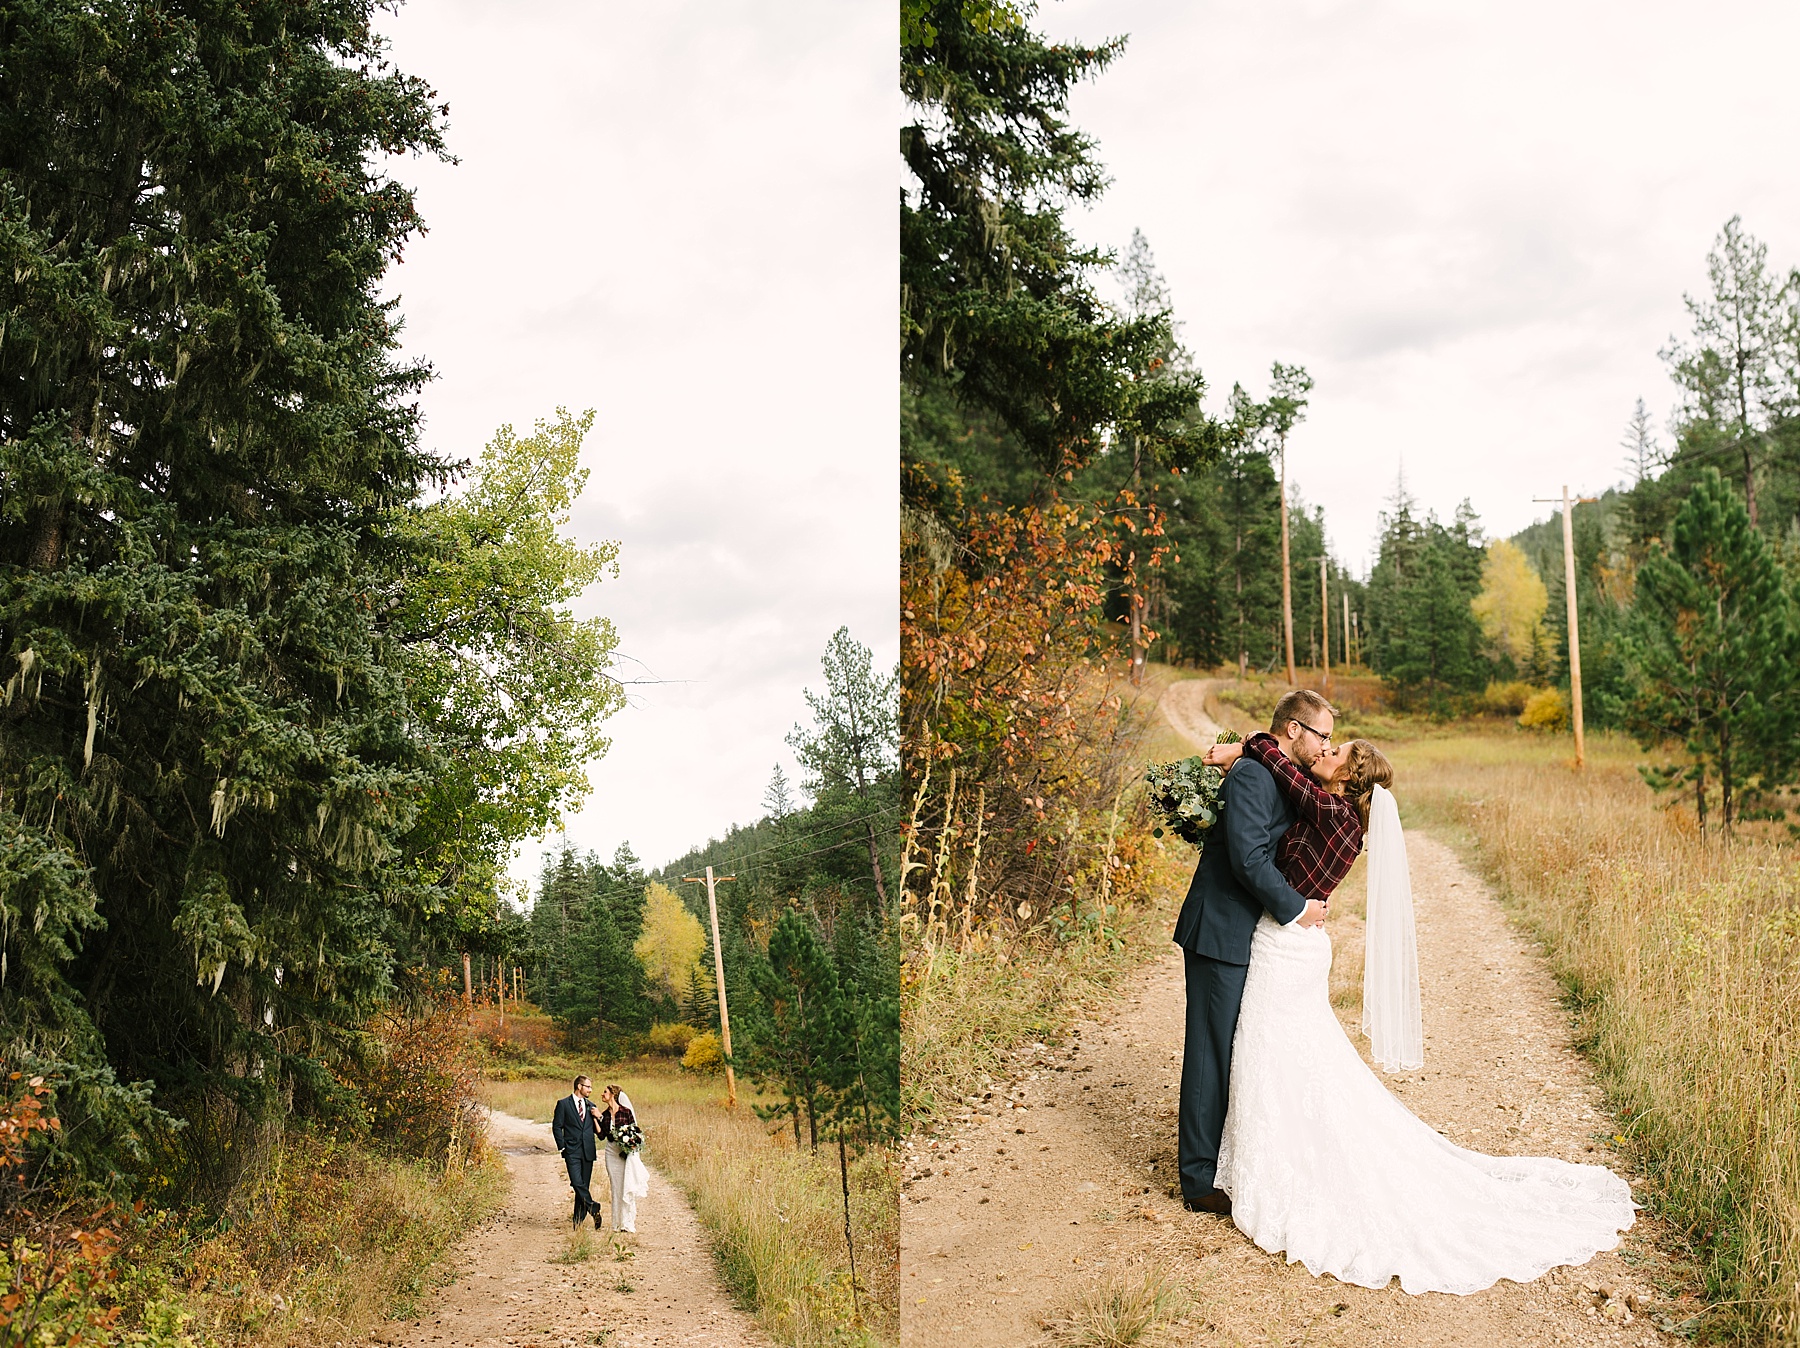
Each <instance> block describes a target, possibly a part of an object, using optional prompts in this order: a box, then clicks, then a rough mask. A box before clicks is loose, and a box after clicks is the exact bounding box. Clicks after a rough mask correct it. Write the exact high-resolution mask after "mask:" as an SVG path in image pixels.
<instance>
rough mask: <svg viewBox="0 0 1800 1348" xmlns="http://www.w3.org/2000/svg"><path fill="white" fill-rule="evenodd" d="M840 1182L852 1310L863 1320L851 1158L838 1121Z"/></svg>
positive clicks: (842, 1129) (842, 1127) (840, 1121)
mask: <svg viewBox="0 0 1800 1348" xmlns="http://www.w3.org/2000/svg"><path fill="white" fill-rule="evenodd" d="M837 1144H838V1181H839V1183H841V1184H842V1185H843V1190H844V1244H845V1245H846V1246H848V1247H849V1249H850V1308H851V1310H853V1311H854V1312H855V1313H856V1316H857V1318H858V1319H861V1318H862V1308H861V1307H860V1306H859V1305H858V1304H857V1297H856V1238H855V1237H854V1236H853V1235H852V1234H851V1233H850V1158H849V1156H848V1155H847V1154H846V1153H845V1151H844V1121H843V1120H842V1119H839V1120H838V1130H837Z"/></svg>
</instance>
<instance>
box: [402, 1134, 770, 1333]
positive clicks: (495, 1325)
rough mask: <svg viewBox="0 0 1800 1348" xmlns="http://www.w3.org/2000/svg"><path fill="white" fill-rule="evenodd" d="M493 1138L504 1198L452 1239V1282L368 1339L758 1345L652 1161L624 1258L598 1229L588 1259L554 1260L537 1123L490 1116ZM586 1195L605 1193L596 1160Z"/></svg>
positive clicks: (558, 1241)
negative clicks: (486, 1217)
mask: <svg viewBox="0 0 1800 1348" xmlns="http://www.w3.org/2000/svg"><path fill="white" fill-rule="evenodd" d="M491 1134H492V1138H493V1142H494V1145H495V1146H497V1147H499V1148H500V1149H501V1150H502V1152H503V1153H504V1154H505V1156H506V1163H507V1167H508V1168H509V1169H510V1170H511V1171H512V1177H513V1189H512V1194H511V1196H510V1197H509V1198H508V1200H507V1203H506V1206H505V1208H504V1209H502V1210H501V1212H500V1213H499V1214H497V1215H496V1216H495V1217H494V1218H493V1219H491V1220H490V1221H488V1222H487V1223H485V1224H484V1225H483V1226H481V1227H479V1228H478V1229H477V1230H475V1231H473V1232H471V1233H470V1234H469V1236H467V1237H466V1238H465V1239H464V1240H463V1242H462V1244H461V1245H460V1246H459V1247H458V1248H457V1251H456V1254H455V1256H454V1258H455V1268H456V1281H455V1282H454V1283H452V1284H450V1285H449V1286H446V1287H442V1288H439V1289H438V1290H437V1291H436V1292H435V1293H433V1294H432V1296H431V1297H430V1298H429V1299H428V1300H427V1302H426V1305H425V1309H424V1311H423V1313H422V1314H421V1315H420V1317H419V1318H418V1319H417V1320H413V1321H408V1322H404V1323H398V1324H392V1325H389V1326H388V1327H387V1328H386V1329H385V1330H384V1331H383V1332H382V1333H381V1334H380V1335H378V1336H377V1337H376V1339H375V1340H374V1341H375V1342H379V1343H390V1344H405V1345H408V1348H455V1345H460V1344H470V1345H474V1344H481V1345H490V1346H491V1348H573V1345H577V1344H580V1345H598V1346H600V1348H648V1345H652V1344H657V1345H665V1346H668V1348H673V1346H675V1345H681V1346H682V1348H768V1344H769V1339H768V1337H767V1336H766V1335H765V1334H764V1333H763V1332H762V1330H761V1328H760V1327H759V1326H758V1325H757V1324H756V1322H755V1321H754V1320H752V1319H751V1318H750V1316H749V1315H747V1314H745V1313H744V1312H743V1311H741V1310H739V1309H738V1308H737V1307H736V1306H734V1305H733V1304H732V1302H731V1299H730V1298H729V1297H728V1296H727V1295H726V1293H725V1290H724V1288H722V1287H721V1286H720V1285H719V1280H718V1277H717V1275H716V1274H715V1272H714V1270H713V1260H712V1255H711V1253H710V1252H709V1250H708V1248H707V1245H706V1241H705V1240H704V1238H703V1236H702V1233H701V1230H700V1223H699V1219H698V1218H696V1217H695V1216H694V1214H693V1211H692V1209H690V1208H689V1207H688V1205H687V1201H686V1200H685V1199H684V1198H683V1197H682V1196H681V1194H680V1193H679V1191H677V1190H676V1189H675V1188H674V1187H673V1186H672V1185H670V1184H669V1183H668V1182H667V1181H666V1180H664V1179H663V1177H662V1176H661V1175H660V1174H658V1173H657V1172H656V1171H655V1170H652V1171H651V1172H650V1193H649V1196H648V1197H646V1198H645V1199H644V1200H643V1201H642V1202H640V1203H639V1204H638V1218H637V1229H638V1233H637V1235H636V1236H635V1237H632V1236H626V1237H624V1241H625V1242H626V1247H627V1248H628V1249H630V1251H631V1257H629V1258H626V1259H620V1258H618V1257H617V1256H616V1253H615V1250H614V1248H613V1243H612V1231H611V1229H610V1224H611V1220H612V1217H611V1212H610V1209H609V1211H608V1215H607V1222H608V1229H607V1230H606V1231H604V1232H596V1233H593V1234H592V1236H591V1241H592V1245H593V1251H594V1252H593V1256H592V1257H591V1258H590V1259H588V1260H586V1261H583V1262H577V1263H558V1262H554V1260H555V1258H556V1257H557V1256H560V1255H565V1254H566V1251H567V1250H568V1247H569V1207H570V1199H569V1180H568V1176H567V1174H566V1173H565V1172H564V1170H563V1166H562V1161H561V1160H560V1159H559V1158H558V1157H557V1155H556V1154H555V1152H554V1151H553V1150H552V1148H551V1143H550V1130H549V1128H548V1127H547V1126H545V1125H544V1124H540V1123H532V1122H531V1121H529V1120H527V1119H519V1118H514V1117H513V1116H512V1115H510V1114H500V1113H495V1114H494V1115H493V1116H492V1124H491ZM593 1192H594V1196H595V1197H596V1198H599V1199H601V1200H602V1201H605V1199H606V1195H607V1188H606V1176H605V1172H604V1170H603V1169H599V1168H596V1173H595V1176H594V1190H593Z"/></svg>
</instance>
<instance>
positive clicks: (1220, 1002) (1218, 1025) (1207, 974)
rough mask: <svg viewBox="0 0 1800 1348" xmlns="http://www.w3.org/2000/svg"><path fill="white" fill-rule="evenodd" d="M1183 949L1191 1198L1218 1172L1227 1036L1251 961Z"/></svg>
mask: <svg viewBox="0 0 1800 1348" xmlns="http://www.w3.org/2000/svg"><path fill="white" fill-rule="evenodd" d="M1181 953H1182V957H1183V959H1184V960H1185V962H1186V965H1187V1038H1186V1041H1185V1043H1184V1045H1183V1048H1182V1055H1181V1121H1180V1125H1179V1127H1180V1140H1179V1146H1178V1155H1179V1158H1180V1166H1181V1196H1182V1197H1183V1198H1185V1199H1187V1200H1188V1201H1190V1202H1192V1201H1193V1200H1195V1199H1198V1198H1203V1197H1205V1196H1206V1194H1208V1193H1210V1192H1211V1191H1212V1189H1213V1188H1214V1180H1215V1178H1216V1176H1217V1173H1218V1168H1219V1139H1220V1138H1221V1137H1222V1136H1224V1133H1225V1106H1226V1095H1227V1092H1228V1091H1229V1090H1230V1087H1231V1040H1232V1036H1233V1035H1235V1034H1236V1033H1237V1022H1238V1008H1239V1007H1240V1006H1241V1005H1242V1004H1243V1001H1244V979H1245V977H1246V976H1247V975H1248V974H1249V972H1250V966H1249V965H1246V964H1227V963H1225V962H1224V961H1223V960H1216V959H1212V958H1211V957H1209V956H1206V955H1196V954H1195V953H1194V952H1193V951H1191V950H1187V949H1183V950H1182V952H1181Z"/></svg>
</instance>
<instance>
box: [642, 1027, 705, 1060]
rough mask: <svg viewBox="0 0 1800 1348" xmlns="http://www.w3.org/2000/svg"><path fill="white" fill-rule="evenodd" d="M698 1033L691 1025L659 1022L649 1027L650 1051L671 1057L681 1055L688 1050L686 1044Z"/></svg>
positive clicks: (691, 1041)
mask: <svg viewBox="0 0 1800 1348" xmlns="http://www.w3.org/2000/svg"><path fill="white" fill-rule="evenodd" d="M699 1033H700V1031H698V1030H696V1029H695V1028H694V1027H693V1026H692V1025H683V1024H681V1023H680V1022H677V1023H675V1024H673V1025H670V1024H668V1023H666V1022H659V1023H658V1024H655V1025H652V1026H651V1027H650V1051H651V1052H652V1053H663V1054H666V1055H668V1056H669V1057H671V1058H680V1057H683V1056H685V1055H686V1053H687V1051H688V1045H689V1044H691V1043H693V1042H694V1039H695V1037H696V1036H697V1035H698V1034H699Z"/></svg>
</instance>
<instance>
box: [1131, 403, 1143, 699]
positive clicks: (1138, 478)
mask: <svg viewBox="0 0 1800 1348" xmlns="http://www.w3.org/2000/svg"><path fill="white" fill-rule="evenodd" d="M1131 489H1132V493H1133V495H1134V497H1135V496H1142V495H1143V491H1144V445H1143V442H1142V441H1141V440H1139V439H1138V437H1137V436H1135V435H1134V436H1132V437H1131ZM1133 504H1134V505H1135V504H1136V501H1135V500H1134V501H1133ZM1129 570H1130V574H1131V686H1132V687H1133V688H1142V687H1143V686H1144V587H1143V584H1142V582H1141V581H1140V580H1139V578H1138V573H1137V552H1136V550H1135V549H1134V550H1133V551H1132V554H1131V563H1130V567H1129Z"/></svg>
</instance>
